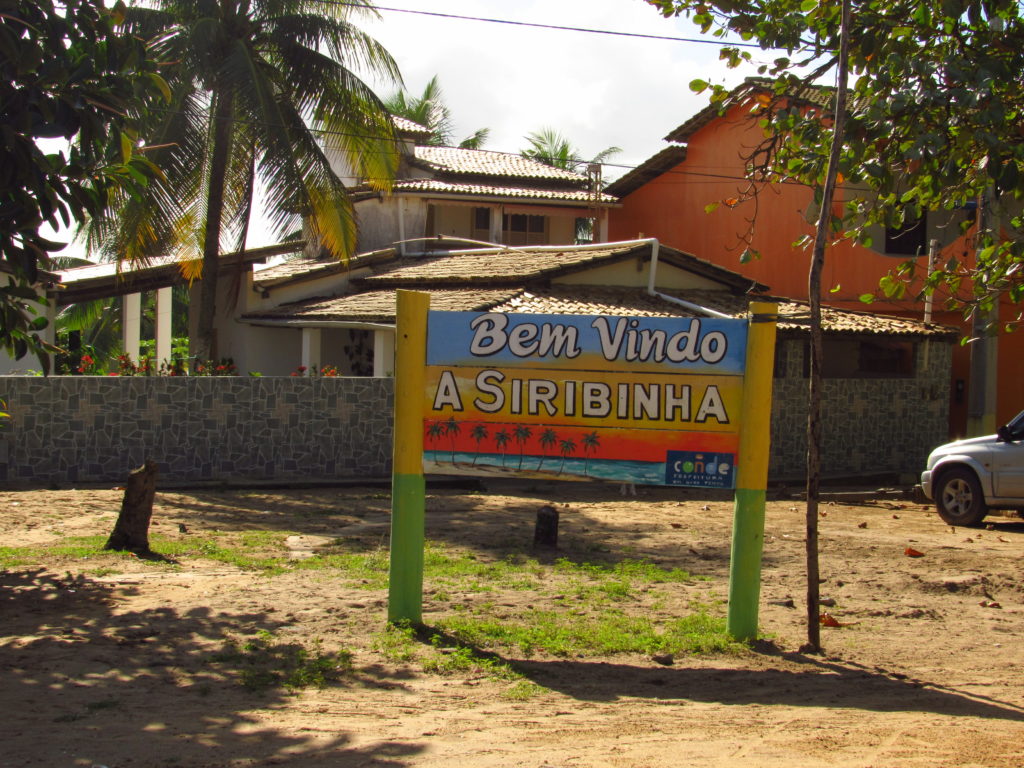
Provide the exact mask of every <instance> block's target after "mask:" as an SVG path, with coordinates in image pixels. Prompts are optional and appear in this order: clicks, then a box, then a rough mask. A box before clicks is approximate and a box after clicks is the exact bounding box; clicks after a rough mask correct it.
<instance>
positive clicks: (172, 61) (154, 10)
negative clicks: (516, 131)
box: [92, 0, 399, 360]
mask: <svg viewBox="0 0 1024 768" xmlns="http://www.w3.org/2000/svg"><path fill="white" fill-rule="evenodd" d="M360 15H364V16H370V17H375V16H376V11H375V10H374V8H373V5H372V3H371V2H369V0H353V1H352V2H346V3H338V2H333V0H279V1H278V2H273V3H237V2H232V1H231V0H211V2H202V3H197V2H191V1H190V0H156V2H154V3H153V4H152V7H143V6H134V7H132V8H130V9H129V10H128V11H127V13H126V24H127V27H128V29H129V30H130V31H131V32H132V33H133V34H135V35H137V36H138V37H139V38H140V39H143V40H147V41H150V43H151V46H152V50H153V52H154V55H155V56H156V57H158V59H159V60H160V61H161V62H162V64H163V67H162V69H161V72H162V73H164V75H165V77H166V78H167V82H168V85H169V89H170V93H171V95H172V104H171V108H170V109H167V110H164V111H162V112H160V113H155V114H154V115H153V118H154V119H153V120H152V121H150V122H149V123H148V124H147V126H146V127H147V131H148V133H149V137H150V140H151V143H152V144H154V145H156V146H154V147H153V149H152V151H151V152H150V153H149V155H150V156H151V157H153V159H154V161H155V162H157V163H158V164H159V165H160V167H161V168H162V169H164V171H165V173H166V175H167V179H168V183H167V185H166V186H163V187H161V188H153V189H151V190H150V192H151V194H149V195H147V196H146V197H145V198H144V199H141V200H134V199H129V200H125V201H124V203H125V204H124V205H123V206H120V207H118V208H116V209H112V210H111V211H110V212H109V213H108V215H107V216H105V217H102V218H98V219H96V220H95V222H94V227H93V230H92V234H93V237H94V239H95V241H97V242H103V243H104V248H105V250H106V251H107V252H109V253H111V254H113V255H115V256H116V257H118V258H128V259H133V260H134V259H144V258H146V257H148V256H150V255H152V254H154V253H167V252H176V253H177V254H178V255H179V256H181V257H183V258H186V259H187V260H188V261H187V262H184V263H185V265H186V266H185V267H184V268H185V270H186V273H187V275H188V276H189V277H190V278H194V277H200V276H201V277H202V279H203V280H202V283H201V285H200V297H199V307H198V323H199V327H198V330H197V334H196V337H195V342H196V345H197V348H196V353H197V355H198V356H199V357H200V358H201V359H204V360H205V359H211V358H213V357H214V353H213V324H214V316H215V309H216V291H215V284H216V279H217V276H218V270H219V267H220V264H219V256H220V252H221V249H222V246H223V245H225V244H226V243H231V244H232V245H233V247H234V248H235V249H241V248H243V247H244V244H245V239H246V234H247V231H248V226H249V221H250V218H251V214H252V213H253V206H254V204H255V194H254V191H255V188H256V185H257V181H260V182H262V187H263V189H264V190H265V194H264V204H265V220H266V222H267V224H269V226H270V227H271V228H272V229H274V230H275V231H276V232H277V234H278V235H279V236H282V237H283V236H284V235H286V234H288V233H291V232H292V231H294V229H295V226H296V218H297V217H302V218H303V220H304V221H305V222H306V224H307V225H308V227H309V229H310V231H311V232H312V233H313V234H314V235H315V236H316V237H318V238H319V240H320V242H321V243H322V245H323V247H324V248H325V249H326V250H327V251H328V252H329V253H331V254H333V255H334V256H336V257H338V258H347V257H348V256H349V255H350V254H351V253H352V252H353V251H354V248H355V241H356V230H355V218H354V211H353V208H352V204H351V201H350V199H349V197H348V193H347V190H346V188H345V185H344V184H343V183H342V181H341V179H340V178H339V177H338V176H337V175H336V174H335V173H334V171H333V169H332V168H331V165H330V160H329V157H328V152H337V153H339V154H340V155H342V156H343V157H344V158H345V160H346V161H347V162H348V164H349V166H350V167H351V168H352V170H353V173H354V175H356V176H358V177H360V178H362V179H365V180H367V182H368V183H369V184H370V185H371V186H373V187H374V188H375V189H380V190H387V189H389V188H390V185H391V183H392V180H393V179H394V174H395V169H396V166H397V161H398V153H397V151H396V146H395V142H394V130H393V125H392V122H391V118H390V115H389V114H388V112H387V110H386V109H385V108H384V105H383V104H382V103H381V101H380V100H379V99H378V98H377V96H376V95H375V94H374V92H373V90H372V89H371V88H370V87H369V86H368V85H367V84H366V83H364V82H363V81H362V80H361V79H360V78H359V76H358V75H357V74H356V72H354V71H353V69H352V68H351V67H352V66H354V65H355V63H356V62H358V64H359V68H360V70H361V71H363V72H365V73H367V74H370V75H373V76H375V77H379V78H380V79H381V80H382V81H383V82H396V81H397V80H398V79H399V75H398V68H397V65H396V64H395V62H394V60H393V59H392V58H391V56H390V55H389V54H388V53H387V51H385V50H384V49H383V47H381V46H380V44H379V43H377V42H376V41H375V40H373V39H372V38H370V37H369V36H367V35H366V34H365V33H363V32H362V31H361V30H360V29H359V28H358V27H357V26H356V25H355V24H353V23H352V19H353V18H356V17H358V16H360ZM325 150H326V151H325Z"/></svg>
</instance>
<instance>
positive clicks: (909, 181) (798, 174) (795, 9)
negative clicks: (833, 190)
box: [646, 0, 1024, 311]
mask: <svg viewBox="0 0 1024 768" xmlns="http://www.w3.org/2000/svg"><path fill="white" fill-rule="evenodd" d="M646 1H647V2H648V3H650V4H651V5H653V6H655V7H657V8H658V9H659V10H660V11H661V12H662V13H663V14H664V15H666V16H674V15H684V16H688V17H689V18H690V19H691V20H692V21H693V22H694V23H695V24H697V25H698V26H699V27H700V28H701V30H702V31H704V32H710V33H712V34H714V35H716V36H718V37H725V36H726V35H730V36H733V37H739V38H740V39H742V40H752V41H756V42H757V43H758V44H759V45H760V46H761V47H762V48H763V49H766V50H775V51H779V52H784V54H785V55H781V56H779V57H778V58H776V59H775V60H774V62H772V63H771V64H762V65H761V66H760V67H759V68H758V73H759V74H760V75H762V76H765V77H763V78H762V79H760V80H756V81H753V82H751V81H748V83H747V85H745V86H743V87H741V88H739V89H736V90H734V91H732V92H729V91H727V90H726V89H725V88H723V87H722V86H720V85H715V86H711V90H712V101H713V102H715V103H718V104H719V105H721V106H722V107H723V108H724V106H725V105H727V104H731V103H737V102H748V103H750V104H751V107H752V111H753V113H754V114H755V116H756V117H757V118H758V119H759V120H760V122H761V125H762V126H763V127H764V129H765V131H766V132H767V139H766V143H765V148H767V149H769V150H770V151H769V152H768V153H767V154H766V155H765V156H766V157H767V158H768V161H767V163H766V164H765V165H764V167H763V168H761V169H759V170H763V171H764V172H765V176H764V178H766V179H769V180H774V181H779V180H784V179H795V180H799V181H802V182H805V183H807V184H811V185H816V186H817V185H820V184H821V183H822V180H823V177H824V172H825V161H826V158H827V155H828V150H829V146H830V142H831V136H832V131H831V125H830V123H829V122H828V121H827V120H823V119H822V117H823V116H827V115H828V113H829V110H830V109H831V104H830V101H829V99H830V92H831V89H827V88H822V87H820V86H816V85H814V83H816V82H817V80H818V79H819V78H822V77H824V76H825V75H826V74H827V73H829V72H830V71H831V70H832V68H833V67H834V66H835V64H836V63H837V57H838V53H837V51H838V36H839V22H840V4H839V3H831V4H830V3H821V2H811V1H810V0H752V1H751V2H745V3H742V4H739V5H738V4H736V3H735V2H733V0H646ZM1022 13H1024V12H1022V7H1021V4H1020V3H1019V2H1017V0H887V1H886V2H882V1H881V0H853V2H852V24H851V39H850V49H849V63H850V67H851V73H852V78H851V80H852V82H851V83H850V97H849V98H850V114H849V117H848V122H847V125H846V131H845V137H844V141H843V146H842V155H841V160H840V173H841V174H842V177H843V179H844V181H845V182H846V183H847V186H846V192H845V193H844V197H846V198H847V202H846V204H845V207H844V211H843V218H842V220H841V221H840V222H838V224H839V228H838V231H839V232H840V234H841V236H853V237H856V238H858V239H859V240H860V241H861V242H863V241H864V239H865V237H866V236H865V234H864V233H865V230H866V229H867V228H868V227H870V226H873V225H881V226H898V225H900V224H902V223H903V222H904V221H906V220H913V219H914V218H917V217H918V216H919V215H920V214H921V212H922V211H937V210H954V209H957V208H961V207H965V206H966V205H968V204H971V203H973V202H974V201H976V200H978V199H983V201H984V203H983V204H984V207H985V209H986V211H987V213H988V214H989V221H988V223H987V224H986V226H985V227H984V228H983V231H981V232H975V233H974V234H975V236H976V244H977V246H978V258H977V263H975V264H965V263H962V262H956V263H951V264H947V265H945V266H944V267H942V268H940V269H937V270H935V271H933V272H932V273H931V274H930V275H918V274H914V273H913V272H912V271H907V270H905V271H904V272H903V273H902V274H896V272H895V271H894V273H893V275H892V278H893V279H894V280H899V281H902V282H905V283H906V282H909V281H911V280H915V279H916V280H918V282H917V286H918V288H922V289H924V290H928V291H930V290H934V289H936V288H938V287H939V286H944V288H945V289H946V290H948V291H949V293H950V294H951V296H952V300H951V304H952V305H964V306H965V307H966V309H967V310H968V311H969V310H970V309H971V307H972V306H975V305H980V306H981V307H982V308H988V307H990V306H991V305H992V302H993V301H994V297H995V296H997V295H998V294H1000V293H1006V294H1007V295H1008V296H1009V297H1010V298H1011V299H1012V300H1013V301H1016V302H1019V301H1020V300H1021V299H1022V298H1024V277H1022V275H1024V218H1022V216H1021V209H1022V206H1021V204H1020V202H1019V201H1020V200H1021V199H1022V198H1024V173H1022V169H1024V141H1022V132H1021V127H1020V126H1021V124H1022V119H1024V88H1022V87H1021V73H1022V72H1024V16H1022ZM723 58H724V59H725V60H726V61H727V62H728V63H729V65H730V66H739V65H740V64H746V63H749V62H751V61H752V60H753V57H752V55H751V53H749V52H748V51H747V50H742V51H741V50H739V49H738V48H736V47H732V48H729V47H726V48H725V49H723ZM808 86H812V87H810V88H809V87H808ZM691 87H696V88H697V89H701V88H702V87H704V84H703V83H701V82H695V83H693V84H691ZM752 97H753V98H752ZM971 224H972V222H971V221H965V223H964V227H965V231H966V229H969V228H970V227H971ZM885 290H886V292H887V294H888V295H896V294H897V291H895V289H894V288H892V286H888V287H885ZM890 291H892V293H890Z"/></svg>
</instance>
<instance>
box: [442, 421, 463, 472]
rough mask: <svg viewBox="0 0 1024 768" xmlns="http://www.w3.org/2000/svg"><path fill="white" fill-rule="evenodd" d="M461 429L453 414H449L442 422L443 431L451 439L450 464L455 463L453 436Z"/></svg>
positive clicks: (457, 434) (456, 435)
mask: <svg viewBox="0 0 1024 768" xmlns="http://www.w3.org/2000/svg"><path fill="white" fill-rule="evenodd" d="M461 431H462V427H460V426H459V422H457V421H456V420H455V417H454V416H451V417H450V418H449V419H448V421H446V422H445V423H444V433H445V435H447V436H448V437H449V439H451V441H452V464H454V463H455V438H456V437H458V436H459V433H460V432H461Z"/></svg>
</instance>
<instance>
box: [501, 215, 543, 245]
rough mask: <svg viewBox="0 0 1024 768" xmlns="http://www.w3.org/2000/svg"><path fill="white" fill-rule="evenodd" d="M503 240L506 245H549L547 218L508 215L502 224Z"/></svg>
mask: <svg viewBox="0 0 1024 768" xmlns="http://www.w3.org/2000/svg"><path fill="white" fill-rule="evenodd" d="M501 240H502V242H504V243H505V244H506V245H547V243H548V219H547V216H528V215H527V214H525V213H506V214H505V216H504V217H503V218H502V222H501Z"/></svg>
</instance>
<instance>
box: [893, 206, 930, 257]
mask: <svg viewBox="0 0 1024 768" xmlns="http://www.w3.org/2000/svg"><path fill="white" fill-rule="evenodd" d="M885 252H886V253H892V254H896V255H899V256H917V255H918V254H922V253H927V252H928V217H927V215H926V214H924V213H922V214H921V218H919V219H906V220H905V221H904V222H903V226H902V227H890V228H889V229H887V230H885Z"/></svg>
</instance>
